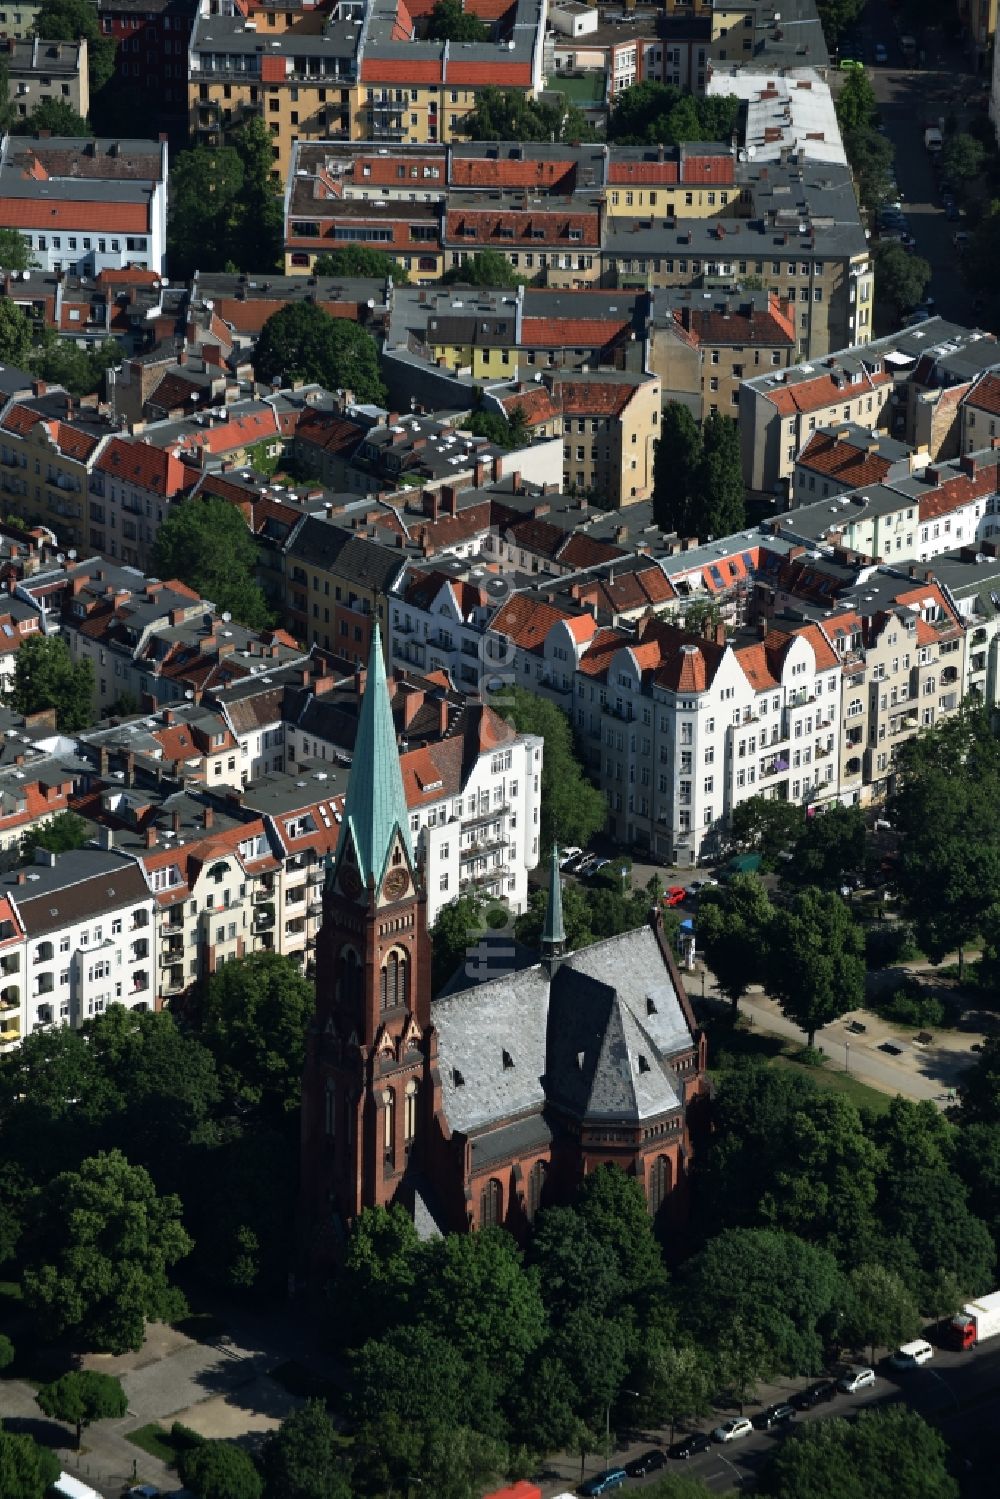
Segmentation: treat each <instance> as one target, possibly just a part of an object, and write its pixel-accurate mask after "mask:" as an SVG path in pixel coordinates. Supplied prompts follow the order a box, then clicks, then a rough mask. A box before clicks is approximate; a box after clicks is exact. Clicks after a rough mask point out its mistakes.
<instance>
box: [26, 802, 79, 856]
mask: <svg viewBox="0 0 1000 1499" xmlns="http://www.w3.org/2000/svg"><path fill="white" fill-rule="evenodd" d="M90 834H91V825H90V823H88V822H87V820H86V818H84V817H79V816H78V815H77V813H76V812H60V813H59V814H58V815H57V816H56V817H52V818H50V819H49V821H48V822H43V823H42V824H41V825H40V826H38V827H33V828H29V830H28V832H26V833H25V835H24V837H23V838H22V839H21V858H22V859H33V858H34V856H35V849H36V848H47V849H48V850H49V851H50V853H54V854H62V853H66V852H67V850H69V849H73V848H82V847H83V845H84V844H85V843H86V841H87V839H88V838H89V837H90Z"/></svg>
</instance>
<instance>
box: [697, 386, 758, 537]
mask: <svg viewBox="0 0 1000 1499" xmlns="http://www.w3.org/2000/svg"><path fill="white" fill-rule="evenodd" d="M701 448H702V451H701V461H700V463H699V465H698V471H697V475H696V478H695V502H696V516H695V527H694V529H695V532H696V534H697V535H699V536H731V535H732V533H733V532H734V531H738V530H739V529H740V527H741V526H742V525H744V524H745V521H746V509H745V504H744V488H743V463H742V460H741V458H740V439H739V433H738V432H737V429H736V423H735V422H734V421H733V419H732V417H731V416H723V415H721V413H720V412H718V411H710V412H709V413H708V416H707V417H706V418H705V421H704V423H703V425H702V429H701Z"/></svg>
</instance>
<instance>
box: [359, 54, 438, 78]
mask: <svg viewBox="0 0 1000 1499" xmlns="http://www.w3.org/2000/svg"><path fill="white" fill-rule="evenodd" d="M442 81H443V64H442V60H441V58H440V57H420V56H416V57H412V58H407V59H404V58H401V57H369V56H367V55H366V56H365V57H364V59H363V60H362V63H361V82H362V83H409V84H414V83H418V84H419V83H441V82H442Z"/></svg>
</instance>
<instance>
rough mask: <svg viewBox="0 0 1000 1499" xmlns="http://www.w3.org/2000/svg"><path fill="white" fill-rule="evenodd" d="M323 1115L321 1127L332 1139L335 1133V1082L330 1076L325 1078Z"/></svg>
mask: <svg viewBox="0 0 1000 1499" xmlns="http://www.w3.org/2000/svg"><path fill="white" fill-rule="evenodd" d="M324 1105H325V1116H324V1123H323V1128H324V1130H325V1131H326V1134H327V1135H328V1136H329V1137H330V1139H331V1140H332V1139H333V1137H334V1135H335V1134H336V1133H337V1084H336V1083H335V1082H334V1080H333V1078H332V1077H328V1078H327V1080H326V1096H325V1099H324Z"/></svg>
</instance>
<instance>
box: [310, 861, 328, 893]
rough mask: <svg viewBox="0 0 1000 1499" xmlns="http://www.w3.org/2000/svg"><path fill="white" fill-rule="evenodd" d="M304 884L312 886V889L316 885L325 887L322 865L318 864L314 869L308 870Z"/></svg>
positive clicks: (324, 870) (324, 871)
mask: <svg viewBox="0 0 1000 1499" xmlns="http://www.w3.org/2000/svg"><path fill="white" fill-rule="evenodd" d="M306 884H307V885H312V886H313V887H315V886H317V885H325V884H326V867H325V866H324V865H323V864H320V865H318V866H317V867H316V868H315V869H310V871H309V873H308V875H307V876H306Z"/></svg>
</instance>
